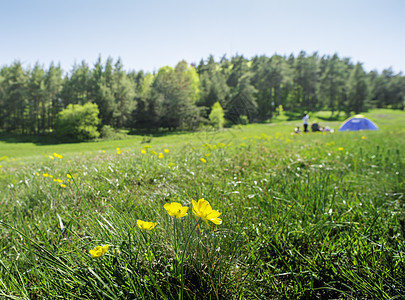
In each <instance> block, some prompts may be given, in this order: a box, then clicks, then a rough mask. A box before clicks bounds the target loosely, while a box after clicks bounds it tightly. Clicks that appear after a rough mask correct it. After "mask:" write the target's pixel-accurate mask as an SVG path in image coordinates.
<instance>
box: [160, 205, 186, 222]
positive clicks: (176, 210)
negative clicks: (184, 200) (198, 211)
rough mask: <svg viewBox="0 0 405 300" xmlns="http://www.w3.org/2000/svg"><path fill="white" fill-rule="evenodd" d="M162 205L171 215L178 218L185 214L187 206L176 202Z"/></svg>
mask: <svg viewBox="0 0 405 300" xmlns="http://www.w3.org/2000/svg"><path fill="white" fill-rule="evenodd" d="M163 207H164V208H165V209H166V210H167V213H168V214H169V216H171V217H176V218H177V219H178V218H182V217H184V216H186V215H187V210H188V206H183V205H181V204H180V203H178V202H172V203H166V204H165V205H164V206H163Z"/></svg>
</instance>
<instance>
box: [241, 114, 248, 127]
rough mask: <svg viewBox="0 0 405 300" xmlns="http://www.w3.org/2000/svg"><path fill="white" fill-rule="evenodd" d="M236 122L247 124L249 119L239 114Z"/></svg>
mask: <svg viewBox="0 0 405 300" xmlns="http://www.w3.org/2000/svg"><path fill="white" fill-rule="evenodd" d="M238 124H240V125H247V124H249V119H248V117H247V116H243V115H241V116H239V120H238Z"/></svg>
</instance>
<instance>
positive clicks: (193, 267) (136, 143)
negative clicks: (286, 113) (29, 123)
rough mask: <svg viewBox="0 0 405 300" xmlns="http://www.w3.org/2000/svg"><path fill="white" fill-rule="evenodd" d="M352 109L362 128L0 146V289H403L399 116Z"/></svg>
mask: <svg viewBox="0 0 405 300" xmlns="http://www.w3.org/2000/svg"><path fill="white" fill-rule="evenodd" d="M366 116H368V117H370V118H371V119H372V120H373V121H375V122H376V123H377V124H378V126H379V127H380V129H379V130H378V131H361V132H337V131H335V132H334V133H308V134H302V135H295V134H292V133H291V132H292V131H293V129H294V127H295V126H297V125H301V124H300V123H301V122H300V121H299V120H298V121H291V122H280V123H277V124H252V125H247V126H242V127H234V128H231V129H226V130H223V131H220V132H198V133H182V134H173V135H170V136H169V135H168V136H161V137H152V138H151V140H150V142H149V143H142V140H143V137H142V136H132V137H129V138H128V139H125V140H117V141H99V142H91V143H90V142H89V143H80V144H58V145H49V144H48V145H46V144H34V143H13V142H12V141H10V140H3V141H0V165H1V167H0V237H1V238H0V249H1V254H0V297H3V298H7V299H57V298H62V299H182V298H184V299H291V298H297V299H391V298H395V297H398V298H401V297H405V284H404V282H405V210H404V209H405V200H404V189H405V181H404V162H405V161H404V155H403V149H404V147H405V113H404V112H400V111H389V110H374V111H371V112H369V113H368V114H366ZM315 118H318V120H321V124H322V125H324V126H326V125H328V126H330V127H332V128H334V129H335V130H336V129H337V128H338V126H339V124H340V122H328V121H323V119H322V118H323V115H322V114H319V115H318V116H316V115H314V116H311V119H312V120H314V119H315ZM199 199H205V200H206V201H208V202H209V204H210V206H203V207H202V206H200V207H196V206H193V204H192V200H195V201H196V202H197V201H198V200H199ZM172 202H178V203H180V204H181V205H183V206H186V207H189V208H188V211H187V215H184V214H178V213H180V212H179V211H178V210H176V211H173V212H172V213H174V214H178V216H179V218H176V217H175V216H174V217H173V216H170V215H169V214H168V211H167V210H166V209H165V207H166V208H167V206H165V204H168V203H172ZM200 203H203V202H200ZM210 208H212V210H210ZM185 209H186V208H185ZM185 209H184V211H185ZM216 212H219V213H221V215H220V216H218V214H217V213H216ZM218 218H219V219H221V220H222V223H221V224H219V223H220V221H218V220H217V219H218ZM209 219H212V220H213V221H214V222H212V221H210V220H209ZM142 221H146V222H152V223H150V224H149V223H147V224H146V225H145V223H142ZM215 223H216V224H215ZM148 226H149V227H148ZM152 227H153V228H152ZM149 229H151V230H149ZM106 245H108V250H107V246H106ZM98 246H104V248H96V247H98ZM92 249H95V250H94V251H95V252H91V253H89V250H92ZM102 249H103V250H102ZM97 251H98V252H97ZM94 253H96V254H95V255H94Z"/></svg>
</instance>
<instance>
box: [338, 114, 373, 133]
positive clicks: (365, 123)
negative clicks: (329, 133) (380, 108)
mask: <svg viewBox="0 0 405 300" xmlns="http://www.w3.org/2000/svg"><path fill="white" fill-rule="evenodd" d="M377 129H378V127H377V125H375V124H374V123H373V122H372V121H371V120H369V119H367V118H366V117H365V116H363V115H355V116H353V117H350V118H349V119H347V120H346V121H344V122H343V124H342V125H341V126H340V128H339V131H359V130H377Z"/></svg>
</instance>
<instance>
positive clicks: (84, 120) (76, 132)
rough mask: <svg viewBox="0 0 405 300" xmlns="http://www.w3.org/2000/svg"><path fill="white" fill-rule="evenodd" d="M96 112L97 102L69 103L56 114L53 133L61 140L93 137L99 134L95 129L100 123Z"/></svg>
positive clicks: (80, 139) (79, 139)
mask: <svg viewBox="0 0 405 300" xmlns="http://www.w3.org/2000/svg"><path fill="white" fill-rule="evenodd" d="M98 114H99V110H98V107H97V104H93V103H86V104H84V105H80V104H69V105H68V106H67V107H66V108H65V109H64V110H62V111H61V112H60V113H59V114H58V116H57V120H56V124H55V134H56V136H57V137H58V138H60V139H62V140H77V141H85V140H91V139H95V138H97V137H99V135H100V133H99V132H98V131H97V126H98V125H99V124H100V119H99V118H98Z"/></svg>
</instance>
